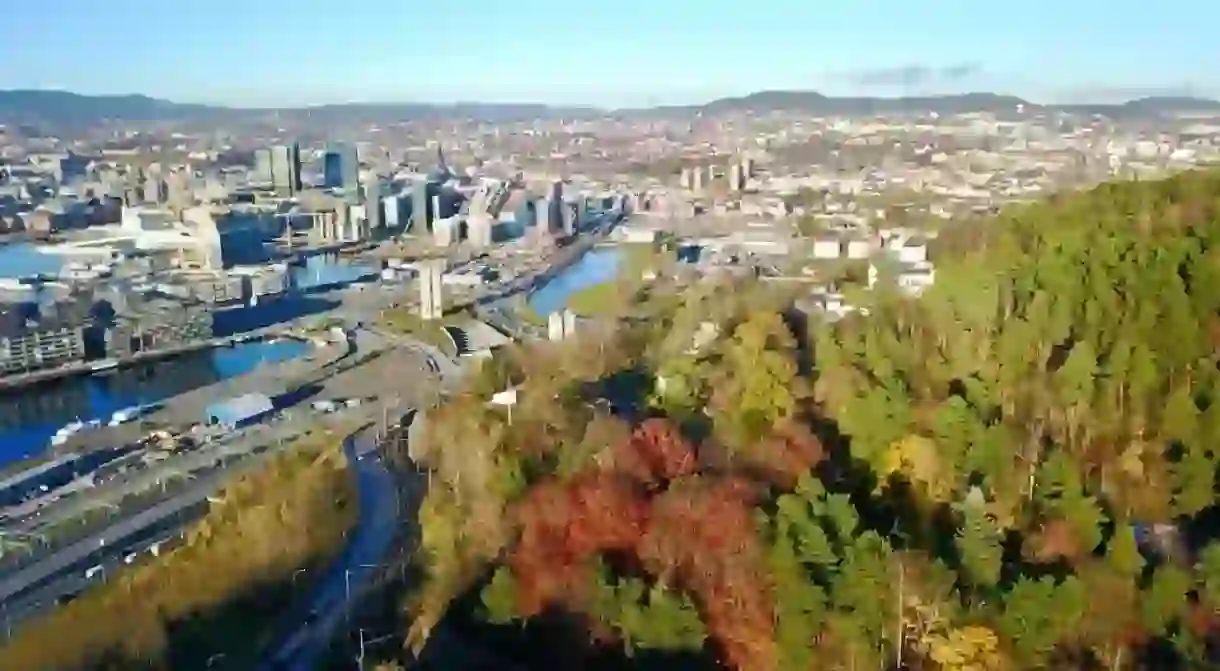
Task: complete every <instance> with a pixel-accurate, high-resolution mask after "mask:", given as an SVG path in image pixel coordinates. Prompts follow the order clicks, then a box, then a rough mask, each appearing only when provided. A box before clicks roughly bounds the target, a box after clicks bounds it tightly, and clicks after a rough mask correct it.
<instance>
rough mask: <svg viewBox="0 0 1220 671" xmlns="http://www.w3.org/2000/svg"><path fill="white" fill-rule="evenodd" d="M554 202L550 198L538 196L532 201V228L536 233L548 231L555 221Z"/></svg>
mask: <svg viewBox="0 0 1220 671" xmlns="http://www.w3.org/2000/svg"><path fill="white" fill-rule="evenodd" d="M554 203H555V201H554V200H552V199H550V198H539V199H538V200H536V201H534V228H536V229H537V230H538V233H550V232H551V226H553V225H554V224H553V223H552V222H554V221H555V217H554V212H553V210H554Z"/></svg>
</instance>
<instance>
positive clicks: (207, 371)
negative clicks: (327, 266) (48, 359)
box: [0, 338, 313, 465]
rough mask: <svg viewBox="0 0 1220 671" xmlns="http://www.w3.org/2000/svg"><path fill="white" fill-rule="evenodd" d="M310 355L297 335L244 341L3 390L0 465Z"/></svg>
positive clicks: (62, 444)
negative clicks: (122, 418)
mask: <svg viewBox="0 0 1220 671" xmlns="http://www.w3.org/2000/svg"><path fill="white" fill-rule="evenodd" d="M311 351H313V346H312V345H311V344H310V343H309V342H307V341H303V340H297V339H294V338H280V339H268V340H262V339H259V340H248V341H245V342H241V343H237V344H235V345H234V346H232V347H226V348H218V349H211V350H206V351H191V352H184V353H178V354H177V355H175V356H172V357H168V358H163V359H161V360H157V361H145V362H140V363H136V364H131V365H129V366H125V367H122V368H116V369H112V370H107V371H100V372H94V373H91V374H88V375H80V376H76V377H71V378H63V379H59V380H53V381H50V382H47V383H45V384H39V385H34V386H30V387H26V388H23V389H21V390H20V391H18V390H9V391H7V392H3V393H0V465H3V464H6V463H9V462H12V461H15V460H18V459H23V458H28V457H34V456H38V455H40V454H42V453H43V452H44V451H45V450H47V449H50V448H63V447H67V446H69V445H70V444H71V443H70V441H69V438H72V437H74V436H76V435H77V434H81V433H87V432H86V431H84V430H85V429H99V428H103V427H105V426H106V425H107V424H109V423H110V422H111V421H112V420H114V419H115V418H116V413H123V412H125V411H131V410H132V409H134V408H140V409H141V413H140V414H142V415H144V417H147V416H148V415H149V414H152V413H155V412H157V411H159V410H160V407H161V406H160V404H161V403H163V402H165V401H166V400H168V399H173V398H175V397H179V396H181V395H183V394H187V393H189V392H191V391H192V390H198V389H207V388H211V389H213V390H215V391H216V392H219V391H220V390H219V388H217V387H216V386H215V385H217V384H218V383H221V382H225V381H227V380H232V379H235V378H240V377H243V376H246V375H248V374H249V373H251V372H254V371H256V370H258V369H260V368H262V367H268V366H271V365H273V364H278V363H282V362H288V361H291V360H294V359H301V358H304V357H306V356H309V355H310V353H311ZM132 414H135V413H132ZM117 416H121V414H120V415H117ZM130 419H135V418H134V417H132V418H130ZM118 423H125V422H118ZM72 426H75V427H76V429H75V430H67V431H65V428H66V427H72ZM57 434H58V435H59V436H61V439H58V440H57V439H56V438H55V436H56V435H57ZM56 443H58V444H56Z"/></svg>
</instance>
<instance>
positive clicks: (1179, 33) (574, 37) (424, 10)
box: [0, 0, 1220, 105]
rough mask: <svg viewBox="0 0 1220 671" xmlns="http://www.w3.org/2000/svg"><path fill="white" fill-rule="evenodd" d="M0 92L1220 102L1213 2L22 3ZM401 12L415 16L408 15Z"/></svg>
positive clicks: (597, 100) (222, 97)
mask: <svg viewBox="0 0 1220 671" xmlns="http://www.w3.org/2000/svg"><path fill="white" fill-rule="evenodd" d="M4 6H5V7H4V12H3V13H2V14H0V88H55V89H66V90H72V91H78V92H82V93H130V92H137V93H145V94H149V95H154V96H158V97H164V98H169V99H172V100H178V101H189V102H211V103H224V104H234V105H298V104H317V103H327V102H343V101H371V100H376V101H446V100H484V101H508V100H512V101H537V102H550V103H590V104H600V105H641V104H664V103H683V102H697V101H700V100H706V99H709V98H714V97H718V96H724V95H739V94H744V93H748V92H751V91H756V90H761V89H781V88H788V89H816V90H819V91H822V92H825V93H829V94H869V95H897V94H904V93H908V94H914V93H938V92H952V91H964V90H991V91H998V92H1008V93H1015V94H1019V95H1024V96H1027V97H1030V98H1032V99H1036V100H1040V101H1047V102H1049V101H1062V100H1082V99H1087V100H1098V101H1100V100H1112V99H1116V98H1130V97H1138V96H1142V95H1153V94H1175V95H1177V94H1186V93H1191V94H1197V95H1209V96H1215V97H1220V33H1218V32H1217V29H1216V26H1220V3H1218V2H1216V1H1215V0H1160V1H1159V2H1147V1H1144V2H1137V1H1135V0H1057V1H1055V0H1019V1H1014V2H986V1H984V0H854V1H852V0H732V1H730V0H652V1H645V0H608V1H602V2H585V3H582V2H571V1H567V2H559V1H557V0H465V1H462V0H457V1H456V2H455V1H445V0H441V1H440V2H436V1H431V2H430V1H427V0H397V1H394V0H202V1H197V0H41V1H38V0H34V1H20V0H19V1H10V2H5V3H4ZM412 7H415V8H414V9H412Z"/></svg>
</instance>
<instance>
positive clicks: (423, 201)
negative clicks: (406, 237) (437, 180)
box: [411, 181, 432, 235]
mask: <svg viewBox="0 0 1220 671" xmlns="http://www.w3.org/2000/svg"><path fill="white" fill-rule="evenodd" d="M430 201H431V199H430V198H429V197H428V182H424V181H420V182H416V183H415V184H414V186H412V187H411V226H412V227H413V228H414V229H415V232H416V233H417V234H419V235H423V234H424V233H427V232H429V231H431V230H432V216H431V214H432V213H430V212H429V211H428V210H429V205H430V204H431V203H430Z"/></svg>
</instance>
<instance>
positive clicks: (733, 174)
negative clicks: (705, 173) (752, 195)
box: [729, 163, 746, 191]
mask: <svg viewBox="0 0 1220 671" xmlns="http://www.w3.org/2000/svg"><path fill="white" fill-rule="evenodd" d="M745 186H746V182H745V179H744V178H743V176H742V167H741V164H740V163H734V164H733V165H731V166H729V190H731V191H741V190H742V189H744V188H745Z"/></svg>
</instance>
